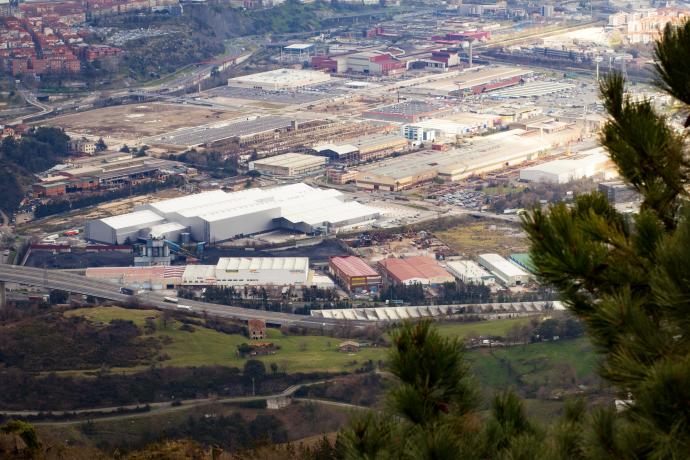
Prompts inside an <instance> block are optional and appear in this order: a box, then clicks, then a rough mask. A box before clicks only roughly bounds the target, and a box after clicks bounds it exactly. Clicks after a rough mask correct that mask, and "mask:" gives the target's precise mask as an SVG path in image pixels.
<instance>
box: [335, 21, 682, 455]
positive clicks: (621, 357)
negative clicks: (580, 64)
mask: <svg viewBox="0 0 690 460" xmlns="http://www.w3.org/2000/svg"><path fill="white" fill-rule="evenodd" d="M655 50H656V58H657V63H656V73H657V81H656V84H657V85H658V87H659V88H660V89H661V90H663V91H665V92H666V93H667V94H669V95H671V96H672V97H673V98H675V99H676V100H677V102H678V104H679V106H680V109H681V110H682V111H683V112H684V115H687V114H690V23H686V24H684V25H682V26H680V27H674V26H670V27H667V28H666V29H665V30H664V33H663V35H662V37H661V38H660V40H659V42H658V43H657V45H656V48H655ZM600 90H601V96H602V99H603V103H604V107H605V109H606V111H607V112H608V114H609V120H608V121H607V122H606V124H605V125H604V127H603V129H602V133H601V143H602V145H603V146H604V147H605V148H606V150H607V151H608V153H609V154H610V156H611V159H612V160H613V162H614V163H615V164H616V165H617V167H618V169H619V170H620V173H621V176H622V178H623V180H624V181H625V182H626V183H627V184H629V185H630V186H631V187H633V188H634V189H635V190H637V192H639V194H640V196H641V198H642V201H641V206H640V212H639V213H638V214H636V215H634V216H628V215H624V214H622V213H620V212H618V211H617V210H616V208H615V207H614V206H613V205H612V204H611V203H609V201H608V200H607V198H606V197H605V196H604V195H602V194H600V193H591V194H586V195H581V196H578V197H577V198H576V200H575V202H574V204H573V205H572V206H566V205H565V204H557V205H554V206H552V207H550V208H549V209H548V210H541V209H535V210H533V211H532V212H530V213H528V214H527V215H526V216H525V217H524V227H525V229H526V231H527V233H528V236H529V239H530V242H531V251H530V252H531V256H532V261H533V264H534V266H535V271H536V273H537V275H538V276H539V278H540V279H541V280H542V281H543V282H544V283H545V284H548V285H552V286H554V287H556V288H557V289H558V291H559V292H560V295H561V299H562V300H563V301H564V303H565V304H566V306H567V307H568V309H569V310H570V311H571V312H572V313H574V314H575V315H576V316H578V317H579V318H580V319H581V320H582V322H583V323H584V324H585V326H586V331H587V334H588V336H589V338H590V340H591V341H592V343H593V344H594V345H595V347H596V349H597V351H598V352H599V353H600V354H601V355H602V358H603V359H602V363H601V366H600V369H599V371H600V374H601V376H602V377H603V378H604V379H605V380H606V381H608V382H609V383H610V384H612V385H613V387H614V388H616V389H617V390H618V392H619V396H620V398H621V399H624V400H627V401H629V402H628V404H627V407H626V408H625V409H624V410H622V411H616V410H615V409H614V408H613V407H599V408H595V409H593V410H591V411H590V412H587V410H586V408H585V405H584V403H583V402H582V401H572V402H569V403H568V404H566V406H565V410H564V415H563V417H562V418H561V419H560V420H558V421H557V422H556V423H554V424H553V426H552V427H550V428H548V429H544V428H542V427H540V426H538V425H537V424H535V423H534V422H532V421H531V420H529V419H528V418H527V417H526V415H525V411H524V408H523V404H522V401H521V400H520V399H519V398H518V397H517V396H515V395H513V394H511V393H503V394H500V395H498V396H496V397H495V398H494V401H493V403H492V409H491V414H490V416H489V418H488V420H485V421H482V419H481V418H480V417H479V416H478V414H477V412H476V407H477V404H478V400H477V394H476V392H475V391H474V390H473V388H474V387H473V386H472V384H471V383H470V378H469V375H468V370H467V367H466V365H465V364H464V358H463V351H462V347H461V346H460V345H459V344H458V343H457V342H453V341H451V340H449V339H444V338H442V337H440V336H439V334H438V332H436V331H435V329H434V328H433V327H431V325H430V324H429V323H426V322H422V323H419V324H417V325H411V324H407V325H404V326H403V327H402V329H401V330H399V331H398V332H396V333H395V334H394V340H393V344H394V347H393V350H392V352H391V359H390V366H391V372H392V373H393V375H394V376H395V377H396V378H397V385H396V386H395V387H394V388H393V389H392V390H391V391H390V392H389V393H390V400H389V404H388V407H387V410H386V411H385V412H384V413H382V414H368V415H366V416H362V417H359V418H357V419H355V420H354V421H353V422H352V424H351V425H350V427H349V428H347V429H346V430H344V431H343V433H341V436H340V437H339V441H338V446H339V448H340V449H341V450H342V452H343V455H344V457H345V458H351V459H392V458H395V459H406V458H410V459H413V458H414V459H515V460H516V459H526V460H527V459H529V460H531V459H549V460H551V459H554V460H555V459H559V460H579V459H582V460H590V459H591V460H599V459H601V460H604V459H641V458H650V459H687V458H690V206H688V201H687V200H688V183H689V182H690V161H689V160H688V146H687V140H686V133H685V132H679V130H677V129H674V128H673V127H672V125H671V123H670V120H669V118H668V116H667V115H664V114H660V113H657V112H656V111H655V110H654V108H653V106H652V104H651V102H650V101H648V100H636V99H635V98H634V97H632V96H631V95H630V94H629V93H627V92H626V86H625V80H624V78H623V77H622V76H621V75H619V74H615V73H614V74H611V75H609V76H607V77H605V78H604V79H603V80H602V82H601V85H600ZM685 126H686V128H687V127H688V126H690V117H688V119H687V120H686V121H685Z"/></svg>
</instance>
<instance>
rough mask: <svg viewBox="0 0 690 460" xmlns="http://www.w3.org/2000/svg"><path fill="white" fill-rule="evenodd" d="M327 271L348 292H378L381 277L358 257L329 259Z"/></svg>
mask: <svg viewBox="0 0 690 460" xmlns="http://www.w3.org/2000/svg"><path fill="white" fill-rule="evenodd" d="M328 269H329V271H330V272H331V274H332V275H333V276H334V277H335V278H336V279H337V280H338V283H339V284H340V285H341V286H343V287H344V288H345V289H347V290H348V292H363V291H367V292H378V290H379V288H380V287H381V275H380V274H379V273H378V272H377V271H376V270H374V269H373V268H371V267H370V266H369V265H367V263H366V262H364V261H363V260H362V259H360V258H359V257H355V256H345V257H331V260H330V261H329V263H328Z"/></svg>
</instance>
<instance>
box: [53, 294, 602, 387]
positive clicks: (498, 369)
mask: <svg viewBox="0 0 690 460" xmlns="http://www.w3.org/2000/svg"><path fill="white" fill-rule="evenodd" d="M66 315H80V316H84V317H85V318H87V319H88V320H90V321H92V322H95V323H108V322H109V321H111V320H113V319H124V320H131V321H133V322H134V323H135V324H137V325H138V326H143V325H144V323H145V320H146V318H155V322H156V324H157V331H156V332H155V333H154V335H155V336H157V337H163V336H168V337H170V338H171V339H172V342H171V343H169V344H165V345H163V348H162V350H161V354H163V355H165V356H166V357H167V358H168V359H165V360H163V361H156V364H157V365H160V366H170V367H191V366H213V365H219V366H234V367H240V368H241V367H242V366H243V365H244V362H245V359H243V358H240V357H238V356H237V354H236V350H237V345H239V344H241V343H244V342H248V339H247V338H246V337H244V336H241V335H229V334H223V333H220V332H217V331H214V330H211V329H206V328H204V327H199V326H194V329H195V331H194V332H186V331H181V330H179V327H180V325H181V323H179V322H178V321H175V320H169V321H168V324H167V325H165V324H164V321H163V315H162V313H161V312H159V311H156V310H131V309H124V308H119V307H96V308H82V309H78V310H71V311H69V312H67V313H66ZM529 321H530V318H515V319H506V320H497V321H481V322H472V323H443V324H439V325H438V328H439V331H440V332H441V334H442V335H444V336H446V337H458V338H459V339H461V340H462V339H464V338H465V337H467V336H468V335H471V334H479V335H494V336H505V335H506V333H507V331H508V330H509V329H510V328H511V327H513V326H515V325H522V324H525V323H527V322H529ZM344 340H345V339H339V338H333V337H324V336H313V335H309V336H294V335H285V334H283V333H282V332H281V331H279V330H277V329H269V330H268V338H267V341H270V342H273V343H274V344H276V345H278V346H280V347H281V349H280V350H278V351H277V353H276V354H275V355H270V356H262V357H259V358H258V359H261V360H262V361H264V362H265V363H266V364H267V365H270V364H271V363H276V364H277V365H278V367H279V369H280V370H282V371H285V372H289V373H295V372H310V371H331V372H338V371H354V370H355V369H357V368H359V367H361V366H362V365H363V364H364V363H365V362H367V361H368V360H373V361H378V360H385V359H386V358H387V354H388V349H386V348H365V349H362V350H361V351H360V352H358V353H352V354H348V353H341V352H339V351H337V347H338V344H340V343H341V342H342V341H344ZM467 359H468V361H469V362H470V363H471V365H472V367H473V370H474V373H475V375H476V376H477V379H478V380H479V381H481V382H482V385H483V386H486V387H487V388H491V389H501V388H509V387H515V386H517V385H525V384H528V385H537V386H540V385H546V384H549V385H550V384H553V383H558V382H560V383H561V384H562V385H566V384H572V380H573V379H574V380H576V381H580V380H582V379H586V378H588V377H589V376H591V374H593V370H594V367H595V363H596V356H595V354H594V353H593V350H592V347H591V345H590V344H589V342H588V341H587V340H586V339H584V338H583V339H576V340H563V341H558V342H549V343H538V344H531V345H527V346H517V347H510V348H495V349H492V350H489V349H487V348H482V349H477V350H471V351H469V352H468V353H467ZM146 367H147V366H146V365H141V366H137V367H133V368H126V369H113V370H114V371H125V372H133V371H137V370H143V369H145V368H146ZM568 379H570V381H568Z"/></svg>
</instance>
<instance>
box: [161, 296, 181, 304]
mask: <svg viewBox="0 0 690 460" xmlns="http://www.w3.org/2000/svg"><path fill="white" fill-rule="evenodd" d="M179 301H180V300H179V299H178V298H177V297H163V302H168V303H177V302H179Z"/></svg>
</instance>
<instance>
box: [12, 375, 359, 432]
mask: <svg viewBox="0 0 690 460" xmlns="http://www.w3.org/2000/svg"><path fill="white" fill-rule="evenodd" d="M334 380H337V379H331V380H319V381H316V382H307V383H299V384H296V385H292V386H290V387H288V388H286V389H285V390H283V391H281V392H280V393H275V394H270V395H257V396H229V397H226V398H198V399H185V400H180V401H179V404H174V403H173V402H172V401H166V402H154V403H148V406H149V408H150V410H147V411H145V412H129V413H124V414H122V413H118V411H119V410H122V409H128V410H136V409H140V408H143V407H145V406H146V405H147V403H142V404H129V405H124V406H117V407H102V408H97V409H80V410H74V411H69V410H66V411H45V410H43V411H35V410H27V411H0V415H3V416H5V417H19V418H23V417H30V416H38V415H41V414H47V413H49V412H50V413H51V414H52V415H53V416H58V417H60V416H63V415H72V414H76V415H82V416H84V417H86V418H84V417H79V418H75V419H71V420H57V421H37V422H33V424H34V425H78V424H82V423H84V421H85V420H87V419H88V420H91V418H93V420H96V421H99V422H101V421H113V420H123V419H133V418H145V417H150V416H154V415H160V414H164V413H170V412H178V411H182V410H187V409H190V408H193V407H200V406H206V405H209V404H225V403H241V402H249V401H266V400H268V399H272V398H278V397H292V396H293V395H294V394H295V392H296V391H297V390H299V389H300V388H303V387H309V386H312V385H319V384H322V383H327V382H331V381H334ZM293 399H295V400H297V401H305V402H313V403H316V404H324V405H330V406H336V407H343V408H350V409H366V410H370V409H371V408H369V407H366V406H359V405H356V404H350V403H344V402H339V401H329V400H325V399H314V398H293ZM111 414H113V415H111ZM90 417H91V418H90Z"/></svg>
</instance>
